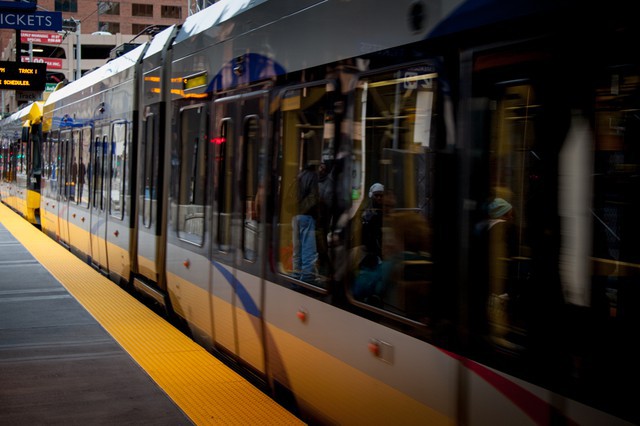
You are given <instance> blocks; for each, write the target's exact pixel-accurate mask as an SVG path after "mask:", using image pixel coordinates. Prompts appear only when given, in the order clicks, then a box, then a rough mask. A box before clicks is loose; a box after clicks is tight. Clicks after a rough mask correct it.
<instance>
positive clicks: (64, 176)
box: [58, 130, 73, 246]
mask: <svg viewBox="0 0 640 426" xmlns="http://www.w3.org/2000/svg"><path fill="white" fill-rule="evenodd" d="M72 145H73V144H72V142H71V130H63V131H62V132H60V143H59V145H58V149H59V152H58V159H59V160H58V161H59V167H58V173H59V174H58V184H59V186H58V230H59V235H58V238H59V241H60V242H61V243H62V244H64V245H65V246H69V184H70V177H69V169H70V167H69V161H70V158H71V157H72V156H73V154H72V153H71V151H72Z"/></svg>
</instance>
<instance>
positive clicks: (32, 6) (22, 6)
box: [0, 1, 38, 12]
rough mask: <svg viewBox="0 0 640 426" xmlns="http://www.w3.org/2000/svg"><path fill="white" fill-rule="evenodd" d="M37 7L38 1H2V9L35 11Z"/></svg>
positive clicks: (0, 5)
mask: <svg viewBox="0 0 640 426" xmlns="http://www.w3.org/2000/svg"><path fill="white" fill-rule="evenodd" d="M37 7H38V2H37V1H33V2H31V1H0V10H19V11H22V12H26V11H32V12H33V11H35V10H36V8H37Z"/></svg>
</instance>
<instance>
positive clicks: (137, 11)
mask: <svg viewBox="0 0 640 426" xmlns="http://www.w3.org/2000/svg"><path fill="white" fill-rule="evenodd" d="M131 16H146V17H153V5H152V4H140V3H133V4H132V5H131Z"/></svg>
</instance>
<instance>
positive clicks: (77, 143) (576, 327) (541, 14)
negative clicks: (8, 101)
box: [0, 0, 640, 425]
mask: <svg viewBox="0 0 640 426" xmlns="http://www.w3.org/2000/svg"><path fill="white" fill-rule="evenodd" d="M630 3H631V2H623V1H612V2H607V3H606V4H593V5H591V4H589V5H587V4H584V3H580V4H578V3H577V2H571V1H527V0H510V1H503V0H489V1H482V0H467V1H464V2H460V1H456V0H453V1H437V0H395V1H365V0H295V1H291V0H257V1H249V0H246V1H242V0H233V1H227V0H222V1H220V2H218V3H215V4H214V5H212V6H210V7H208V8H207V9H205V10H202V11H201V12H199V13H197V14H194V15H192V16H190V17H189V18H187V19H186V20H185V22H184V23H183V24H182V25H180V26H172V27H169V28H167V29H166V30H164V31H162V32H161V33H159V34H158V35H156V36H155V37H154V38H153V39H152V40H151V41H150V42H148V43H145V44H142V45H140V46H139V47H137V48H135V49H134V50H132V51H130V52H128V53H126V54H124V55H123V56H121V57H119V58H116V59H114V60H112V61H110V62H108V63H107V64H106V65H104V66H102V67H100V68H99V69H97V70H95V71H93V72H90V73H88V74H86V75H84V76H83V77H82V78H80V79H78V80H76V81H73V82H71V83H69V84H67V85H66V86H64V87H60V88H59V89H57V90H56V91H54V92H53V93H51V94H50V95H49V97H48V98H47V99H46V101H43V102H37V103H34V104H30V105H28V106H26V107H24V108H23V109H22V110H20V111H17V112H16V113H14V114H13V115H11V116H8V117H6V118H5V119H3V120H2V121H1V122H0V144H1V146H0V148H1V153H0V154H1V155H2V158H1V159H0V173H1V175H2V183H1V186H0V196H1V198H2V202H4V203H5V204H7V205H9V206H10V207H12V208H13V209H14V210H16V211H17V212H19V213H20V214H22V215H23V216H24V217H25V218H26V219H27V220H29V221H31V222H32V223H33V224H34V225H37V226H39V227H41V229H42V231H43V232H45V233H46V234H48V235H49V236H51V238H54V239H56V240H57V241H59V242H60V244H63V245H64V246H65V247H68V248H69V250H71V251H73V252H74V253H75V254H76V255H77V256H80V257H81V258H83V259H85V260H86V261H87V262H89V263H90V264H92V265H94V266H95V268H97V269H98V270H100V271H101V272H102V273H104V274H105V275H108V276H109V277H111V278H112V279H113V280H114V281H116V282H118V283H119V284H121V285H123V286H125V287H128V288H130V289H131V290H133V291H136V292H139V293H140V294H143V295H145V296H148V297H150V298H152V299H153V300H154V301H155V302H157V303H158V304H159V305H161V306H163V307H164V309H165V310H166V311H167V312H168V313H169V314H170V315H171V316H172V317H175V318H178V319H179V320H181V321H184V322H185V323H186V324H187V325H188V327H189V330H190V333H191V335H192V336H193V338H194V339H195V340H196V341H198V342H199V343H201V344H202V345H203V346H205V347H206V348H208V349H209V350H211V351H212V352H214V353H216V354H218V355H219V356H221V357H223V358H224V359H227V360H228V361H229V362H232V363H234V364H235V365H237V366H238V368H240V369H241V370H242V371H244V372H245V373H246V374H247V376H248V377H251V379H252V380H254V381H255V383H256V384H258V385H259V386H261V387H262V389H264V390H265V392H267V393H269V394H270V395H272V396H273V397H274V398H275V399H276V400H278V401H279V402H281V403H282V404H283V405H285V406H286V407H288V408H289V409H291V410H292V412H294V413H295V414H297V415H298V416H299V417H300V418H301V419H303V420H305V421H307V422H309V423H310V424H344V425H348V424H354V425H355V424H380V425H383V424H397V425H413V424H416V425H417V424H428V425H436V424H442V425H451V424H464V425H486V424H491V425H516V424H517V425H523V424H581V425H602V424H607V425H613V424H638V423H639V422H640V414H639V411H638V409H637V407H636V406H635V403H636V393H635V391H633V389H635V386H636V385H637V384H638V383H639V380H640V377H639V374H638V372H639V367H638V362H637V359H636V358H637V356H636V355H638V351H637V349H636V345H635V343H634V342H633V340H634V337H633V336H637V335H638V334H639V333H640V322H639V319H640V244H638V241H639V240H640V222H639V221H638V219H639V218H640V179H639V176H640V115H639V113H638V111H640V54H639V53H638V49H637V46H636V44H637V40H639V39H640V37H639V36H640V34H639V33H640V27H639V26H638V25H637V23H636V22H635V14H634V10H633V7H632V6H633V5H632V4H630ZM635 138H639V139H635ZM307 184H308V185H309V188H310V189H308V190H307V186H306V185H307ZM132 326H133V325H132ZM143 326H144V325H142V324H141V325H140V327H143Z"/></svg>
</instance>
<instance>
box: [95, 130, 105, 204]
mask: <svg viewBox="0 0 640 426" xmlns="http://www.w3.org/2000/svg"><path fill="white" fill-rule="evenodd" d="M100 130H104V129H100ZM100 133H101V132H100ZM106 146H107V137H106V136H102V135H101V134H96V136H95V145H94V158H93V170H94V172H95V173H94V174H93V207H94V208H96V209H99V210H104V197H105V194H104V191H105V188H104V186H105V185H104V173H105V171H104V169H105V164H104V161H105V160H104V157H105V150H106Z"/></svg>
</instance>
